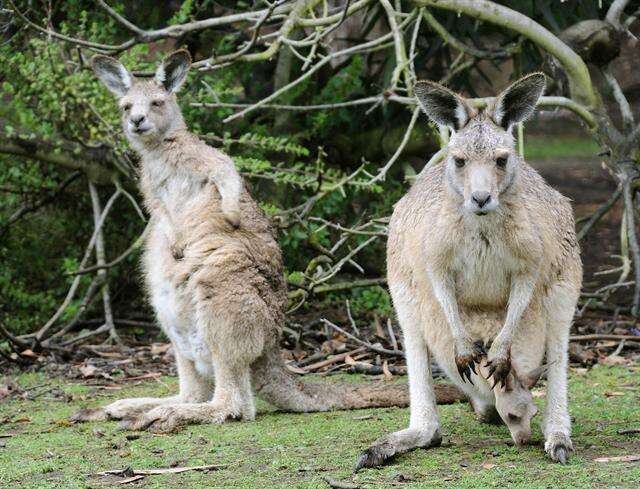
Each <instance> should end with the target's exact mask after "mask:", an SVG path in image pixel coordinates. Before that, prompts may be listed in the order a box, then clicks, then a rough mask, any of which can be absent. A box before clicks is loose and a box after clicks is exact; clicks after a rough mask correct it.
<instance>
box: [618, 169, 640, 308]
mask: <svg viewBox="0 0 640 489" xmlns="http://www.w3.org/2000/svg"><path fill="white" fill-rule="evenodd" d="M622 188H623V194H624V206H625V212H626V215H627V232H628V235H629V247H630V248H631V254H632V255H633V269H634V272H635V281H636V285H635V292H634V294H633V306H632V307H631V315H632V316H633V317H637V316H638V305H639V304H640V246H638V238H637V235H636V221H635V209H634V207H633V196H632V195H631V177H630V176H629V175H627V176H625V177H624V180H623V182H622Z"/></svg>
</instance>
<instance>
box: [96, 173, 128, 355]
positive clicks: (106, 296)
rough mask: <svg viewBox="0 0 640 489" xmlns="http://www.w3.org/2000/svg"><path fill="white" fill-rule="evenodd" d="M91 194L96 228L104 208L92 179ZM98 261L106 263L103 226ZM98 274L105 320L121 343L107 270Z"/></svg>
mask: <svg viewBox="0 0 640 489" xmlns="http://www.w3.org/2000/svg"><path fill="white" fill-rule="evenodd" d="M89 194H90V195H91V205H92V207H93V222H94V225H95V226H96V228H98V224H99V223H100V215H101V214H102V210H101V209H100V207H101V204H100V196H99V195H98V189H96V186H95V185H94V184H93V183H92V182H91V181H89ZM96 263H97V265H98V266H100V267H104V265H105V263H106V252H105V246H104V232H103V229H102V226H101V227H100V228H99V229H98V235H97V237H96ZM96 275H97V276H98V277H99V278H100V279H101V281H102V305H103V308H104V321H105V324H106V325H107V326H108V327H109V337H110V338H111V339H112V340H113V341H114V342H116V343H118V344H121V343H122V341H121V340H120V337H119V336H118V333H117V332H116V325H115V323H114V322H113V310H112V309H111V293H110V290H109V281H108V279H107V271H106V270H105V269H104V268H100V270H98V272H97V274H96Z"/></svg>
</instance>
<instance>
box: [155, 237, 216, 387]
mask: <svg viewBox="0 0 640 489" xmlns="http://www.w3.org/2000/svg"><path fill="white" fill-rule="evenodd" d="M153 237H154V236H153V234H152V236H151V240H150V243H149V247H148V249H147V257H146V259H145V268H146V270H145V271H146V276H147V286H148V288H149V292H150V296H151V297H150V298H151V303H152V305H153V308H154V310H155V313H156V316H157V318H158V321H159V323H160V325H161V327H162V329H163V331H164V332H165V333H166V335H167V336H168V337H169V339H170V340H171V342H172V343H173V346H174V348H176V350H178V352H179V353H180V354H181V355H182V356H183V357H185V358H187V359H189V360H191V361H193V362H194V364H195V367H196V369H197V370H198V372H200V374H201V375H204V376H213V361H212V353H211V349H210V348H209V345H208V340H207V338H206V337H205V334H204V333H205V332H204V331H203V330H202V328H201V325H200V324H199V322H198V321H197V318H196V310H195V307H194V305H193V302H192V299H193V297H191V296H190V295H191V294H189V293H188V292H187V291H185V290H183V287H180V285H179V283H180V282H179V281H178V280H177V279H176V277H177V276H178V274H179V271H178V270H177V268H176V266H175V263H174V259H173V257H172V256H171V251H170V249H169V246H168V244H167V243H166V242H163V237H162V236H160V239H158V240H155V241H154V239H153ZM164 241H166V239H165V240H164Z"/></svg>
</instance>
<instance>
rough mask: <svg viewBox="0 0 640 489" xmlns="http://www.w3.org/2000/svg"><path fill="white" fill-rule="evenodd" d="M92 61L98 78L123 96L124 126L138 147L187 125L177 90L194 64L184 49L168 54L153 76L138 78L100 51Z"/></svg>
mask: <svg viewBox="0 0 640 489" xmlns="http://www.w3.org/2000/svg"><path fill="white" fill-rule="evenodd" d="M91 64H92V66H93V70H94V71H95V73H96V75H97V76H98V78H99V79H100V80H101V81H102V83H104V84H105V85H106V87H107V88H108V89H109V90H110V91H111V92H112V93H113V94H114V95H115V96H116V97H118V99H119V105H120V108H121V109H122V127H123V129H124V133H125V135H126V137H127V139H128V140H129V142H131V144H132V145H133V146H134V147H137V148H140V147H148V146H153V145H155V144H157V143H159V142H161V141H162V140H163V139H165V138H167V137H170V135H171V134H172V133H173V132H174V131H175V130H176V129H181V128H183V127H184V120H183V118H182V112H181V111H180V107H179V106H178V102H177V100H176V95H175V94H176V92H177V91H178V90H179V88H180V87H181V86H182V84H183V83H184V81H185V78H186V76H187V73H188V71H189V68H190V66H191V56H190V55H189V53H188V52H187V51H186V50H184V49H181V50H179V51H176V52H174V53H172V54H170V55H169V56H167V57H166V58H165V59H164V60H163V61H162V63H160V65H159V66H158V69H157V70H156V73H155V76H154V77H153V78H152V79H148V80H145V79H135V78H134V77H133V76H132V75H131V73H130V72H129V71H128V70H127V69H126V68H125V67H124V66H123V65H122V63H120V61H118V60H116V59H114V58H110V57H108V56H102V55H96V56H94V57H93V58H92V60H91Z"/></svg>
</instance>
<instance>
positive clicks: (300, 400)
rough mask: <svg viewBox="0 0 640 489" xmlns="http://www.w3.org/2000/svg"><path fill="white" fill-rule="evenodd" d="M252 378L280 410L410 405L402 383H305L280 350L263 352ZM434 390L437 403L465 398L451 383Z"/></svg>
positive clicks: (322, 409) (257, 386) (302, 410)
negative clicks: (285, 362) (283, 360)
mask: <svg viewBox="0 0 640 489" xmlns="http://www.w3.org/2000/svg"><path fill="white" fill-rule="evenodd" d="M252 380H253V386H254V389H255V390H256V393H257V394H258V396H260V397H261V398H262V399H264V400H265V401H267V402H269V403H271V404H273V405H274V406H276V407H278V408H280V409H282V410H283V411H291V412H307V413H308V412H315V411H331V410H343V409H363V408H370V407H391V406H399V407H404V406H408V405H409V389H408V387H407V385H405V384H389V383H382V382H381V383H378V384H376V385H366V384H347V383H341V384H330V383H320V382H313V383H311V382H304V381H302V380H301V379H300V378H299V377H296V376H295V375H294V374H293V373H291V372H289V371H288V370H287V368H286V367H285V365H284V363H283V362H282V359H281V357H280V354H279V352H273V353H271V354H266V355H265V356H263V357H261V358H260V359H258V360H257V361H256V362H255V363H254V364H253V365H252ZM435 391H436V400H437V402H438V404H451V403H453V402H456V401H464V400H466V397H465V396H464V394H463V393H462V392H461V391H460V390H458V388H456V387H454V386H453V385H449V384H436V385H435Z"/></svg>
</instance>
